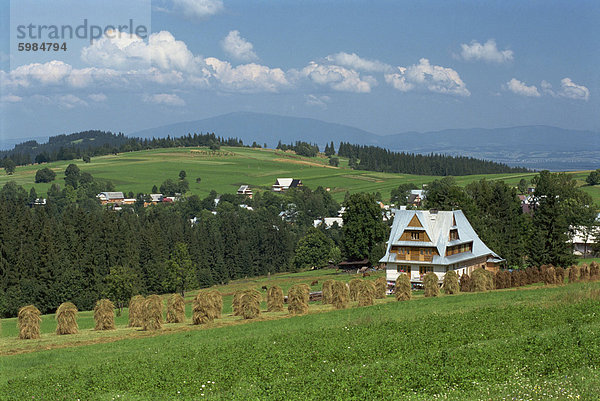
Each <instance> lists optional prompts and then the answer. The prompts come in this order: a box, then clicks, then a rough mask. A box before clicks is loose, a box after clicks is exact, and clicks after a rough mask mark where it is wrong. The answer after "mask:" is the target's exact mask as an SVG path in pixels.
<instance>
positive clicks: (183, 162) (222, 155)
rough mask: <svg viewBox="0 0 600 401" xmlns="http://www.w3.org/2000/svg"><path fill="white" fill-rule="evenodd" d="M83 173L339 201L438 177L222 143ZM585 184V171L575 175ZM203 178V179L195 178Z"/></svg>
mask: <svg viewBox="0 0 600 401" xmlns="http://www.w3.org/2000/svg"><path fill="white" fill-rule="evenodd" d="M69 163H72V161H67V162H54V163H49V164H48V167H50V168H51V169H53V170H54V171H56V173H57V179H56V180H55V182H57V183H62V182H63V181H62V178H63V176H64V175H63V173H64V170H65V168H66V167H67V165H68V164H69ZM76 163H77V165H78V166H79V167H80V169H81V170H82V171H87V172H89V173H91V174H92V175H93V176H94V177H97V178H101V179H107V180H110V181H112V182H113V183H114V184H115V186H116V189H117V190H118V191H123V192H126V193H127V192H129V191H131V192H134V193H138V192H144V193H149V192H150V191H151V189H152V186H153V185H156V186H157V187H159V186H160V184H161V183H162V182H163V181H164V180H166V179H167V178H172V179H177V177H178V174H179V171H180V170H185V171H186V172H187V179H188V181H189V183H190V193H192V194H198V195H200V196H205V195H208V193H209V192H210V191H211V190H213V189H214V190H216V191H217V192H219V193H235V191H237V189H238V187H239V186H240V185H241V184H249V185H251V186H252V188H253V190H268V189H270V188H271V185H272V184H273V183H274V182H275V179H276V178H278V177H293V178H299V179H301V180H302V181H303V183H304V185H308V186H309V187H311V188H316V187H317V186H319V185H321V186H323V187H326V188H331V192H332V194H333V195H334V197H335V198H336V199H337V200H342V199H343V197H344V194H345V193H346V191H350V192H361V191H364V192H377V191H379V192H381V194H382V195H383V197H384V198H388V197H389V194H390V191H391V190H392V189H393V188H395V187H397V186H398V185H399V184H401V183H414V184H416V185H417V186H420V185H422V184H426V183H428V182H431V181H433V180H434V179H438V178H440V177H433V176H419V175H410V174H387V173H377V172H367V171H358V170H351V169H349V168H348V167H347V160H344V159H342V160H341V165H340V167H339V168H333V167H330V166H329V165H328V159H327V158H325V157H316V158H306V157H300V156H297V155H295V154H293V153H290V152H282V151H276V150H272V149H251V148H231V147H223V148H222V149H221V151H220V152H217V153H216V154H210V152H208V151H207V149H205V148H204V149H201V148H174V149H173V148H170V149H154V150H148V151H140V152H130V153H122V154H119V155H111V156H103V157H96V158H93V159H92V162H91V163H90V164H85V163H83V162H82V161H81V160H78V161H76ZM39 168H40V166H39V165H32V166H23V167H17V170H16V172H15V174H13V175H12V176H7V175H6V174H5V173H4V171H3V170H2V171H1V172H0V185H4V183H6V182H8V181H10V180H12V181H15V182H16V183H18V184H20V185H22V186H24V187H25V188H26V189H27V190H29V189H30V188H31V187H35V189H36V191H37V192H38V194H44V193H46V191H47V190H48V188H49V187H50V184H35V183H34V177H35V173H36V171H37V170H38V169H39ZM572 174H574V176H575V177H576V178H577V180H579V181H580V182H581V183H582V184H583V183H584V181H585V177H587V175H588V173H587V172H574V173H572ZM534 175H535V174H534V173H529V174H488V175H472V176H462V177H457V178H456V180H457V182H458V183H459V184H461V185H466V184H468V183H469V182H472V181H474V180H479V179H481V178H483V177H486V178H487V179H489V180H504V181H506V182H508V183H510V184H513V185H516V184H517V183H518V182H519V180H520V179H521V178H527V179H531V177H533V176H534ZM197 177H200V178H201V179H202V180H201V182H200V183H196V178H197ZM584 190H586V191H588V192H590V193H591V194H592V195H593V196H594V198H595V200H596V202H598V203H600V187H585V188H584Z"/></svg>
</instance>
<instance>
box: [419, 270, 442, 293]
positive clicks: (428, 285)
mask: <svg viewBox="0 0 600 401" xmlns="http://www.w3.org/2000/svg"><path fill="white" fill-rule="evenodd" d="M438 280H439V279H438V276H437V274H435V273H434V272H429V273H426V274H425V277H423V287H425V296H426V297H437V296H438V295H440V287H439V285H438Z"/></svg>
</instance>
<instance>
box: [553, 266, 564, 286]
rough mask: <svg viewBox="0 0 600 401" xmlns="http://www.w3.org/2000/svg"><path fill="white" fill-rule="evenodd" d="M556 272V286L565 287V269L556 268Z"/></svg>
mask: <svg viewBox="0 0 600 401" xmlns="http://www.w3.org/2000/svg"><path fill="white" fill-rule="evenodd" d="M554 271H555V272H554V273H555V274H556V284H558V285H563V284H564V283H565V269H563V268H562V267H560V266H559V267H556V268H555V269H554Z"/></svg>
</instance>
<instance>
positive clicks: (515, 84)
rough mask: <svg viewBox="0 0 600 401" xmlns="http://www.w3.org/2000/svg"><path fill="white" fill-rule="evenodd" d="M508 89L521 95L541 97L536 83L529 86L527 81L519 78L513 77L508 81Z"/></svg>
mask: <svg viewBox="0 0 600 401" xmlns="http://www.w3.org/2000/svg"><path fill="white" fill-rule="evenodd" d="M506 89H507V90H509V91H511V92H513V93H515V94H517V95H521V96H530V97H540V96H541V95H540V92H539V91H538V89H537V88H536V87H535V85H531V86H527V84H525V82H521V81H519V80H518V79H515V78H513V79H511V80H510V81H508V82H507V83H506Z"/></svg>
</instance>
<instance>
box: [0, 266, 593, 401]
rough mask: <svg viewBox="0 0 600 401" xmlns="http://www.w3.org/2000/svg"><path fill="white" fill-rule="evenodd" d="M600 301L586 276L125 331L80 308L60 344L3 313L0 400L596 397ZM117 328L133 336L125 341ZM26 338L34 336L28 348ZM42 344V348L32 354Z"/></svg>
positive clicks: (326, 274)
mask: <svg viewBox="0 0 600 401" xmlns="http://www.w3.org/2000/svg"><path fill="white" fill-rule="evenodd" d="M325 278H335V279H342V280H347V279H350V278H352V276H351V275H336V274H335V272H333V271H317V272H306V273H300V274H281V275H274V276H271V277H264V278H257V279H253V280H246V281H237V282H234V283H232V284H230V285H229V286H226V287H220V290H221V291H222V292H224V293H231V292H232V291H233V290H235V289H238V288H260V286H261V285H264V284H267V285H269V284H273V283H278V284H282V285H284V286H288V287H289V286H290V285H292V284H294V283H298V282H308V281H311V280H314V279H319V281H321V280H323V279H325ZM372 278H375V277H370V279H372ZM317 287H318V286H315V288H317ZM190 295H191V294H188V299H189V296H190ZM225 305H226V306H229V305H230V298H228V299H227V300H226V301H225ZM228 311H229V309H228ZM599 311H600V283H575V284H569V285H565V286H547V287H545V286H540V285H538V286H530V287H525V288H519V289H510V290H499V291H492V292H488V293H465V294H458V295H453V296H441V297H439V298H423V297H422V295H420V294H418V295H417V296H416V297H415V299H414V300H412V301H408V302H395V301H394V300H393V298H392V297H388V298H387V299H384V300H379V302H378V303H377V304H376V305H374V306H371V307H363V308H358V307H356V306H355V305H353V307H352V308H350V309H347V310H341V311H333V310H332V309H331V306H329V305H317V304H315V305H311V311H310V314H309V315H306V316H298V317H289V316H288V315H287V314H286V313H284V312H282V313H276V314H273V313H263V315H262V317H261V319H259V321H254V322H248V321H242V320H241V319H240V318H237V317H231V316H224V318H223V319H222V321H217V322H215V323H212V324H209V325H206V326H203V327H197V326H190V325H188V324H181V325H165V328H164V329H163V330H162V331H160V332H159V333H144V332H140V331H137V330H135V329H127V328H125V327H124V324H125V322H126V320H127V317H126V314H125V315H123V316H122V317H120V318H119V320H118V323H119V325H120V326H119V327H118V328H117V330H115V331H113V332H112V333H109V334H107V333H96V332H93V331H92V330H90V329H89V327H90V326H91V319H90V316H89V313H82V316H81V318H80V326H81V328H82V333H80V334H78V335H74V336H61V337H60V341H61V342H62V343H60V344H57V343H54V344H51V343H49V342H48V341H49V340H48V339H52V338H54V339H56V338H58V336H55V335H54V334H51V332H52V331H53V328H54V326H53V324H52V321H51V317H50V316H45V317H44V324H43V331H44V332H45V334H44V335H43V338H42V339H41V340H30V341H19V340H15V339H14V338H11V337H14V335H15V334H16V331H15V329H14V320H11V319H5V320H3V322H2V323H3V328H2V329H3V331H2V333H3V334H2V336H3V337H2V338H1V339H0V347H1V348H0V350H1V351H0V355H2V356H0V395H1V396H0V398H1V399H3V400H5V399H6V400H25V399H30V400H31V399H44V400H63V399H69V400H76V399H81V400H119V399H123V400H154V399H161V400H199V399H204V398H207V399H221V400H247V399H274V400H290V399H293V400H307V399H315V400H316V399H332V400H342V399H343V400H346V399H354V400H365V399H403V400H434V399H442V400H504V399H507V400H512V399H516V400H547V399H559V400H568V399H581V400H594V399H597V394H599V393H600V374H599V372H598V370H597V369H598V366H599V365H600V340H598V332H600V313H599ZM189 316H190V314H189V311H188V318H189ZM11 326H12V327H11ZM175 326H179V327H175ZM159 334H160V335H159ZM111 335H112V336H114V337H115V338H113V339H109V338H105V337H104V336H111ZM119 336H121V337H123V336H125V337H127V339H122V340H120V341H115V340H116V339H118V338H119ZM83 339H86V340H87V342H82V343H80V344H77V341H78V340H83ZM44 342H46V343H44ZM16 343H21V344H28V345H27V346H24V347H25V348H22V349H20V350H19V349H18V348H15V344H16ZM35 343H39V346H38V345H34V347H35V348H37V349H38V351H37V352H24V351H31V349H27V347H28V346H29V344H35ZM73 345H80V346H77V347H74V346H73ZM57 347H64V348H57ZM46 348H47V350H44V349H46ZM13 351H17V352H18V353H16V354H14V355H7V354H11V353H14V352H13Z"/></svg>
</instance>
